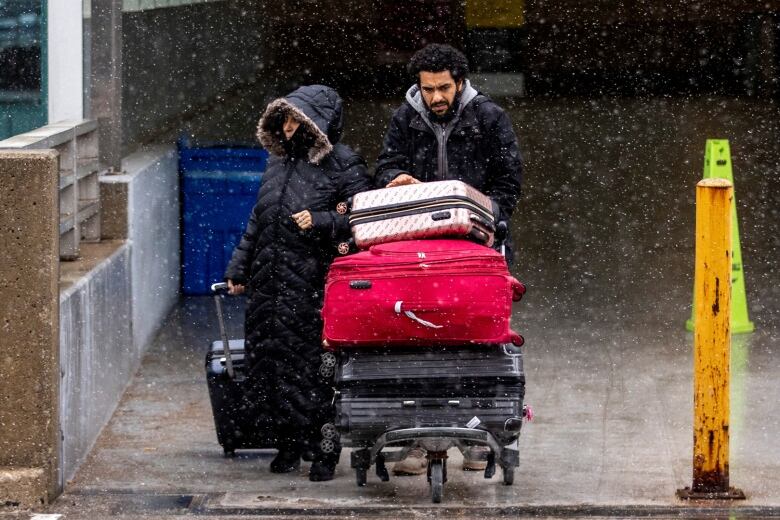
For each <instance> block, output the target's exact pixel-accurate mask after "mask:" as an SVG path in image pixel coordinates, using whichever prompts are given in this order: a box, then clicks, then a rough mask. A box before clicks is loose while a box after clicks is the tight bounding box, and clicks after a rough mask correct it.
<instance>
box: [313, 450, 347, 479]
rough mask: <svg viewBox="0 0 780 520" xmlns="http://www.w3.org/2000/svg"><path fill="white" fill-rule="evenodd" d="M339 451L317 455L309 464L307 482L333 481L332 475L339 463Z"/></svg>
mask: <svg viewBox="0 0 780 520" xmlns="http://www.w3.org/2000/svg"><path fill="white" fill-rule="evenodd" d="M340 454H341V449H338V450H336V451H335V452H334V453H327V454H325V453H319V454H317V457H316V458H315V459H314V462H312V464H311V469H309V480H311V481H312V482H325V481H326V480H333V474H334V473H335V472H336V466H337V465H338V463H339V455H340Z"/></svg>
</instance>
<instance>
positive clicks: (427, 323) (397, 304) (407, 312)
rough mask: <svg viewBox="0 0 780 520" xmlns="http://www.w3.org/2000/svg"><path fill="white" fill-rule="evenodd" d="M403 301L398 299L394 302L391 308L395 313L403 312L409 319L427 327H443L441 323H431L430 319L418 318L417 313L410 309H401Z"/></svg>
mask: <svg viewBox="0 0 780 520" xmlns="http://www.w3.org/2000/svg"><path fill="white" fill-rule="evenodd" d="M403 303H404V302H403V301H400V300H399V301H397V302H395V306H394V307H393V310H394V311H395V313H396V314H401V313H403V315H404V316H406V317H407V318H409V319H410V320H412V321H416V322H417V323H419V324H420V325H422V326H423V327H428V328H429V329H441V328H443V327H444V326H443V325H436V324H435V323H431V322H430V321H426V320H424V319H422V318H418V317H417V315H416V314H415V313H414V312H412V311H410V310H404V309H402V308H401V307H402V306H403ZM417 310H422V309H417Z"/></svg>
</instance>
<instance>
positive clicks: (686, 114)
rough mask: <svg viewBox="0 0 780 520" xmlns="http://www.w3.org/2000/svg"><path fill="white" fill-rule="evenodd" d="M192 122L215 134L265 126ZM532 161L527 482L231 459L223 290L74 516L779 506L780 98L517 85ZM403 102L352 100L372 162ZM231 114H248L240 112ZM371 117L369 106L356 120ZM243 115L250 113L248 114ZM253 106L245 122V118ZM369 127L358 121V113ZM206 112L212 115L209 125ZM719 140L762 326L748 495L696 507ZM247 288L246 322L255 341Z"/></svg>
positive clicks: (745, 361)
mask: <svg viewBox="0 0 780 520" xmlns="http://www.w3.org/2000/svg"><path fill="white" fill-rule="evenodd" d="M246 103H248V101H246V100H236V102H235V103H234V104H233V105H231V106H232V108H230V107H225V113H224V114H223V116H222V117H224V118H225V120H232V121H233V126H224V127H221V126H219V125H217V126H212V127H209V128H211V130H210V131H211V132H213V135H209V134H208V132H206V131H205V130H203V128H206V126H205V125H206V123H198V122H197V121H191V122H190V124H191V125H193V126H192V128H193V129H194V131H197V132H200V135H201V136H202V137H203V138H204V140H208V139H211V138H214V139H216V138H218V135H217V134H218V132H217V130H219V129H220V128H222V129H225V128H234V129H235V128H242V125H244V124H245V126H247V127H249V128H251V126H252V124H253V123H254V121H253V119H254V117H252V118H251V119H250V118H248V116H247V115H246V113H247V110H246V109H247V106H246ZM502 104H503V105H504V106H505V107H507V108H508V109H509V111H510V113H511V115H512V117H513V120H514V121H515V124H516V130H517V131H518V134H519V136H520V138H521V143H522V146H523V149H524V151H525V155H526V161H527V164H526V180H525V184H524V189H525V193H526V194H525V197H524V199H523V202H522V203H521V204H520V206H519V209H518V211H517V213H516V215H515V218H514V220H513V231H514V235H515V240H516V241H517V243H518V262H517V265H516V266H515V269H514V270H515V273H516V274H517V276H518V277H519V278H520V279H521V280H523V281H524V282H525V283H526V284H527V286H528V293H527V295H526V297H525V298H524V300H523V301H522V302H520V303H519V304H516V307H515V311H514V316H513V323H514V326H515V328H516V329H517V330H518V331H519V332H521V334H523V335H524V336H525V338H526V347H524V348H525V367H526V372H527V378H528V384H527V394H526V401H527V402H528V403H531V404H532V405H533V406H534V409H535V411H536V420H535V421H534V422H532V423H530V424H527V425H526V426H525V427H524V430H523V433H522V435H521V437H520V458H521V463H520V468H518V471H517V473H516V478H515V484H514V485H513V486H504V485H503V484H502V483H501V482H500V472H499V475H498V476H496V477H494V478H493V479H492V480H486V479H484V478H482V475H481V474H477V473H464V472H461V471H460V470H458V469H456V468H458V467H459V464H458V460H457V457H456V456H455V453H453V454H452V459H451V461H450V468H451V470H450V481H449V482H448V483H447V484H446V485H445V488H444V500H443V503H442V504H441V505H432V504H431V503H430V497H429V490H428V485H427V483H426V481H425V478H424V477H391V480H390V481H389V482H380V481H379V480H378V479H377V478H376V477H375V476H374V475H372V474H370V475H369V480H368V485H367V486H366V487H365V488H358V487H357V486H356V485H355V483H354V475H353V473H352V471H351V470H350V468H349V456H348V453H346V452H345V453H344V454H342V459H341V464H340V465H339V467H338V469H337V473H336V479H335V480H333V481H331V482H325V483H312V482H309V481H308V479H307V478H306V469H307V467H306V466H304V467H303V469H302V470H301V472H299V473H296V474H292V475H286V476H279V475H272V474H270V473H269V471H268V463H269V462H270V460H271V458H272V457H273V452H270V451H268V452H264V451H256V452H239V456H238V457H237V458H235V459H225V458H223V457H222V450H221V448H220V447H219V446H218V444H217V442H216V436H215V434H214V429H213V423H212V417H211V411H210V407H209V402H208V395H207V390H206V386H205V375H204V369H203V359H204V356H205V350H206V348H207V345H208V343H209V341H210V340H211V339H216V336H217V334H218V332H217V327H216V320H215V318H214V313H213V302H212V301H211V299H209V298H188V299H185V300H183V301H182V303H181V305H180V306H179V307H178V308H177V309H176V310H175V311H174V312H173V314H172V315H171V316H170V318H169V320H168V321H167V323H166V324H165V325H164V326H163V328H162V330H161V332H160V335H159V336H158V337H157V339H156V341H155V342H154V344H153V345H152V346H151V348H150V350H149V352H148V354H147V355H146V356H145V358H144V361H143V365H142V367H141V369H140V371H139V372H138V374H137V375H136V377H135V378H134V380H133V382H132V384H131V386H130V387H129V389H128V391H127V393H126V394H125V396H124V398H123V399H122V402H121V403H120V404H119V406H118V408H117V411H116V413H115V414H114V417H113V419H112V420H111V422H110V424H109V425H108V426H107V427H106V429H105V430H104V432H103V434H102V435H101V437H100V438H99V440H98V442H97V444H96V446H95V449H94V450H93V452H92V454H91V456H90V458H89V460H88V461H87V462H86V463H85V465H84V466H83V467H82V469H81V470H80V471H79V473H78V474H77V475H76V477H75V478H74V480H73V481H72V482H69V483H68V486H67V489H66V493H65V494H64V495H63V496H62V497H61V498H60V499H59V500H58V501H57V502H56V503H55V504H54V505H53V506H52V507H51V508H50V512H52V513H55V512H57V513H65V518H97V517H100V516H101V515H105V516H106V517H108V516H115V515H127V516H128V517H129V518H131V517H137V516H144V517H146V516H148V517H150V518H151V517H160V518H161V517H163V516H165V515H171V516H177V517H180V516H181V515H185V516H186V515H193V516H199V515H209V516H211V515H213V516H219V515H226V517H227V516H231V515H238V516H241V515H249V514H253V515H277V514H283V515H292V516H295V515H297V514H300V515H305V516H316V515H323V516H328V517H331V518H332V517H344V516H373V517H377V518H382V517H388V518H390V517H398V516H400V514H401V513H402V512H404V513H408V514H410V515H412V516H421V517H428V516H442V517H447V516H461V517H464V518H471V517H476V516H484V517H488V518H489V517H500V516H516V515H524V516H540V517H557V516H567V517H578V516H603V517H616V516H619V517H631V516H654V517H679V516H684V517H710V516H717V517H728V516H734V517H741V516H770V517H776V516H778V515H780V444H779V443H778V441H777V439H778V438H779V437H780V399H778V395H780V364H779V363H778V361H777V360H778V356H780V274H778V258H780V254H779V253H780V238H778V237H780V170H779V169H778V164H780V117H778V116H780V113H778V112H779V111H778V108H777V106H775V105H772V104H769V103H767V102H759V101H751V100H726V99H703V98H696V99H674V98H670V99H660V98H656V99H648V100H642V99H618V98H612V99H599V100H592V99H584V98H581V99H580V98H577V99H557V100H552V99H550V100H528V99H525V100H522V99H521V100H514V101H512V100H503V101H502ZM394 105H395V102H392V101H383V102H379V103H369V102H366V101H355V100H352V101H350V102H349V103H348V117H350V120H349V121H348V128H347V131H346V133H345V141H346V142H348V143H351V144H353V145H357V146H358V147H359V149H360V150H361V151H362V152H363V153H364V154H365V155H366V156H367V157H368V158H369V161H370V162H373V160H374V158H375V157H376V153H377V151H378V147H379V142H380V140H381V136H382V133H383V132H384V121H385V118H386V117H387V116H388V115H389V111H390V110H391V109H392V107H393V106H394ZM231 114H232V116H231ZM358 114H359V115H360V117H357V115H358ZM231 118H232V119H231ZM240 118H245V119H246V120H245V121H243V122H240V121H239V122H236V121H238V120H239V119H240ZM358 121H359V122H358ZM198 124H202V125H204V126H203V128H201V129H198V126H197V125H198ZM706 138H728V139H730V140H731V149H732V154H733V162H734V168H735V170H734V177H735V181H736V194H737V202H738V211H739V216H740V227H741V229H740V231H741V239H742V257H743V263H744V269H745V279H746V286H747V293H748V302H749V305H750V313H751V319H752V320H753V321H754V323H755V325H756V332H755V333H753V334H749V335H740V336H734V341H733V356H732V364H733V369H732V390H731V392H732V418H731V461H730V462H731V468H730V471H731V484H732V485H733V486H736V487H739V488H741V489H742V490H744V491H745V493H746V495H747V497H748V498H747V500H745V501H740V502H734V503H722V502H721V503H688V502H681V501H680V500H678V499H677V498H676V497H675V491H676V490H677V489H679V488H682V487H685V486H690V485H691V467H692V462H691V457H692V437H693V435H692V414H693V412H692V405H693V398H692V341H693V340H692V335H691V334H689V333H687V332H686V331H685V329H684V322H685V320H686V318H688V317H689V316H690V304H691V295H692V280H693V224H694V222H693V217H694V207H693V200H694V187H695V184H696V181H697V180H698V179H699V178H700V176H701V170H702V161H703V150H704V141H705V139H706ZM239 307H240V303H239V302H236V303H234V306H233V308H232V311H233V312H232V315H233V320H232V321H231V326H232V328H233V330H232V332H233V335H240V334H241V332H240V326H241V324H240V318H241V315H240V308H239Z"/></svg>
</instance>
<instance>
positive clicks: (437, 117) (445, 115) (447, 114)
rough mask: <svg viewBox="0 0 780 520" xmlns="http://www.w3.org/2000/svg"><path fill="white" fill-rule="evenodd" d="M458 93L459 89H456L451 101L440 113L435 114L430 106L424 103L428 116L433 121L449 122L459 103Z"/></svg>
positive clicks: (459, 92) (459, 93)
mask: <svg viewBox="0 0 780 520" xmlns="http://www.w3.org/2000/svg"><path fill="white" fill-rule="evenodd" d="M460 95H461V91H458V92H456V93H455V97H454V98H453V100H452V103H451V104H449V105H448V106H447V110H445V111H444V112H442V113H441V114H437V113H436V112H434V111H433V110H432V109H431V107H430V106H428V105H427V103H426V105H425V106H426V108H427V109H428V116H429V117H430V120H431V121H432V122H434V123H441V124H444V123H449V122H450V121H452V118H453V117H455V112H457V110H458V106H459V105H460Z"/></svg>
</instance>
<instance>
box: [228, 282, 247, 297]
mask: <svg viewBox="0 0 780 520" xmlns="http://www.w3.org/2000/svg"><path fill="white" fill-rule="evenodd" d="M227 283H228V294H230V295H232V296H238V295H239V294H243V293H244V286H243V285H237V284H234V283H233V280H228V281H227Z"/></svg>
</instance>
